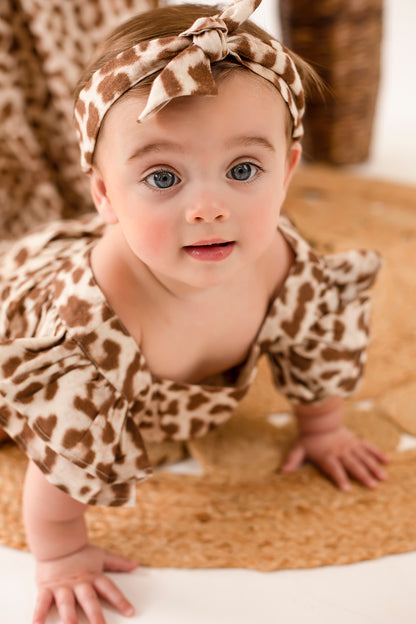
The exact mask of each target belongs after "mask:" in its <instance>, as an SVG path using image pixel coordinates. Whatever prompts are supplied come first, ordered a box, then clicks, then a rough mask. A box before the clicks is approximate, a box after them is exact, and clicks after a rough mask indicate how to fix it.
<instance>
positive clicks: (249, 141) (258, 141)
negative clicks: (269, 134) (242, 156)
mask: <svg viewBox="0 0 416 624" xmlns="http://www.w3.org/2000/svg"><path fill="white" fill-rule="evenodd" d="M235 146H236V147H239V146H241V147H251V146H254V147H256V146H259V147H264V148H266V149H267V150H269V151H271V152H275V151H276V150H275V148H274V145H273V143H271V142H270V141H269V139H267V138H266V137H262V136H248V135H242V136H237V137H233V138H232V139H230V140H229V141H227V143H226V147H235Z"/></svg>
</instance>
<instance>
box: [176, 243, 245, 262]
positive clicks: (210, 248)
mask: <svg viewBox="0 0 416 624" xmlns="http://www.w3.org/2000/svg"><path fill="white" fill-rule="evenodd" d="M234 246H235V242H234V241H212V242H211V241H207V242H205V241H201V242H198V243H196V244H195V245H187V246H186V247H184V250H185V251H186V253H187V254H188V255H190V256H191V257H192V258H195V259H196V260H210V261H218V260H225V258H228V256H230V255H231V253H232V252H233V249H234Z"/></svg>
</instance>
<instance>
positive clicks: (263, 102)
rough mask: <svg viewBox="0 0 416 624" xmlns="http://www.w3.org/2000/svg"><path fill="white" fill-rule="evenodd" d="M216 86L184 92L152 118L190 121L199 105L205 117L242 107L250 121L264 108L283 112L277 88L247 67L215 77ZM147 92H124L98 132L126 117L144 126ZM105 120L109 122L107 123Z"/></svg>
mask: <svg viewBox="0 0 416 624" xmlns="http://www.w3.org/2000/svg"><path fill="white" fill-rule="evenodd" d="M216 85H217V93H216V94H210V95H198V94H197V95H184V96H180V97H176V98H174V99H172V100H171V101H170V102H169V103H168V104H166V105H165V106H164V107H163V108H162V109H161V110H160V111H158V113H156V116H155V117H156V118H157V119H162V118H164V119H172V118H175V117H182V116H188V120H189V123H191V122H192V116H193V114H195V111H198V110H200V109H201V108H203V109H205V110H206V113H207V116H208V118H209V115H210V113H212V114H215V113H216V112H217V109H218V108H220V109H221V113H222V114H223V115H227V114H230V115H231V116H233V115H235V114H237V113H238V112H239V111H241V110H243V111H245V112H246V113H247V115H248V116H249V118H250V119H253V120H254V119H255V118H256V116H258V115H260V116H262V115H263V114H264V109H265V108H269V109H270V111H272V112H273V115H274V116H277V117H282V116H285V117H286V115H287V106H286V103H285V102H284V100H283V98H282V96H281V94H280V93H279V91H277V89H276V88H275V87H274V86H273V85H272V84H271V83H270V82H268V81H267V80H265V79H263V78H262V77H260V76H258V75H257V74H254V73H253V72H251V71H250V70H247V69H242V68H236V69H235V70H234V71H231V72H227V74H226V75H221V76H220V77H219V78H218V79H216ZM149 91H150V87H146V88H140V86H136V87H134V88H132V89H130V90H129V91H127V92H126V93H124V94H123V95H122V96H121V97H120V98H119V99H118V100H117V101H116V102H115V103H114V104H113V105H112V106H111V107H110V109H109V110H108V111H107V114H106V116H105V118H104V120H103V123H102V130H101V131H100V134H101V132H104V131H105V128H106V127H108V126H112V127H113V128H114V129H115V130H117V127H115V124H117V123H120V122H122V121H126V120H127V119H129V120H130V121H132V122H134V126H135V127H137V128H146V127H147V126H148V125H149V124H150V123H151V122H152V117H151V118H149V119H146V120H144V121H139V120H138V118H139V116H140V114H141V112H142V110H143V109H144V107H145V105H146V102H147V98H148V94H149ZM289 118H290V115H289ZM109 120H111V123H108V121H109Z"/></svg>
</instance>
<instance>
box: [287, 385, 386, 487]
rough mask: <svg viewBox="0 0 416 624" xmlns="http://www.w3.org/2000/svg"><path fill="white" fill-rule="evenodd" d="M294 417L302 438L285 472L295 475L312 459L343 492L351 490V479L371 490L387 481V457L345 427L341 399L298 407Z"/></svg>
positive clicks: (293, 451) (333, 398)
mask: <svg viewBox="0 0 416 624" xmlns="http://www.w3.org/2000/svg"><path fill="white" fill-rule="evenodd" d="M295 415H296V417H297V421H298V427H299V437H298V439H297V441H296V442H295V444H294V446H293V448H292V449H291V451H290V453H289V455H288V457H287V458H286V461H285V463H284V465H283V467H282V470H283V472H293V471H295V470H296V469H297V468H299V466H300V465H301V464H302V462H303V461H304V460H305V459H309V460H311V461H312V462H313V463H314V464H316V465H317V466H318V468H320V469H321V470H322V472H324V473H325V474H326V475H327V476H328V477H329V478H330V479H332V480H333V481H334V482H335V483H336V485H338V487H339V488H341V489H342V490H348V489H350V481H349V478H348V475H349V476H350V477H353V478H354V479H356V480H357V481H359V482H360V483H363V484H364V485H366V486H367V487H369V488H374V487H376V486H377V483H378V482H379V481H384V480H385V479H386V478H387V475H386V473H385V471H384V470H383V468H382V464H387V463H388V461H389V460H388V457H387V456H386V455H385V454H384V453H383V452H382V451H381V450H380V449H378V448H377V447H376V446H374V445H373V444H371V443H370V442H366V441H365V440H360V439H359V438H357V437H356V436H355V435H354V434H353V433H352V432H351V431H350V430H349V429H347V428H346V427H345V426H344V424H343V400H342V399H341V398H340V397H337V396H333V397H329V398H328V399H326V400H325V401H322V402H321V403H319V404H316V405H297V406H295Z"/></svg>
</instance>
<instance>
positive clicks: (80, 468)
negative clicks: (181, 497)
mask: <svg viewBox="0 0 416 624" xmlns="http://www.w3.org/2000/svg"><path fill="white" fill-rule="evenodd" d="M0 352H1V361H2V374H1V377H0V423H1V425H2V426H3V427H4V428H5V430H6V431H7V432H8V433H9V435H10V436H11V437H13V438H14V439H15V440H16V442H17V443H18V444H19V445H20V446H21V447H22V448H23V449H24V451H25V453H26V454H27V455H28V456H29V457H30V458H31V459H32V460H33V461H34V462H35V463H36V464H37V465H38V466H39V468H40V469H41V470H42V472H43V473H44V474H45V476H46V477H47V479H48V480H49V481H50V482H51V483H53V484H54V485H56V486H57V487H59V488H60V489H62V490H64V491H65V492H66V493H67V494H69V495H70V496H72V497H73V498H75V499H77V500H80V501H82V502H84V503H87V504H89V505H102V506H113V505H114V506H116V505H125V504H132V503H133V502H134V491H135V490H134V485H135V483H136V482H137V481H140V480H142V479H144V478H145V477H146V476H147V475H148V474H149V473H150V466H149V462H148V458H147V455H146V450H145V447H144V443H143V441H142V439H141V435H140V431H139V427H138V426H137V424H136V423H135V421H134V420H133V418H132V417H131V414H130V406H129V401H128V400H127V398H126V397H125V396H123V395H122V394H121V393H119V392H117V391H116V390H115V389H114V387H113V386H112V385H111V384H110V383H109V381H108V380H107V379H105V378H104V377H103V375H102V374H101V373H100V371H98V370H97V369H96V367H95V366H94V365H93V363H92V362H90V361H89V360H88V359H87V358H86V357H85V356H84V355H83V353H82V351H81V350H80V348H79V346H78V345H77V344H76V342H74V341H72V340H66V339H65V333H63V334H62V335H61V336H59V335H58V336H55V337H53V338H22V339H17V340H14V341H13V342H10V343H8V344H4V343H3V344H2V345H1V347H0Z"/></svg>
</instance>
